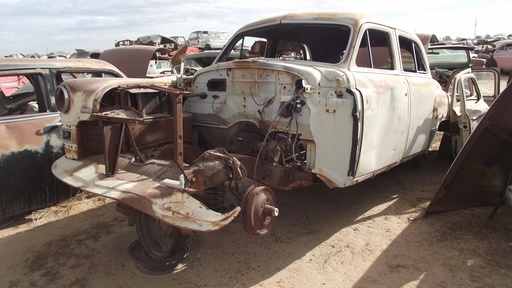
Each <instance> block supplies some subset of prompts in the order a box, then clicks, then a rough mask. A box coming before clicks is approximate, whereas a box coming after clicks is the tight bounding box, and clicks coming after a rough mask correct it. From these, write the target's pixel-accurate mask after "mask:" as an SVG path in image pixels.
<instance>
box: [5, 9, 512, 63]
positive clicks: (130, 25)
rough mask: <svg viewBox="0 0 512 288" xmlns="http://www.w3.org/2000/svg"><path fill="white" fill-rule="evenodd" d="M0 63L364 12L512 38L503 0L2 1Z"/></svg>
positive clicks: (443, 31) (413, 25)
mask: <svg viewBox="0 0 512 288" xmlns="http://www.w3.org/2000/svg"><path fill="white" fill-rule="evenodd" d="M0 7H1V9H0V39H1V40H0V57H2V56H5V55H10V54H17V53H24V54H30V53H35V52H39V53H51V52H60V51H62V52H66V53H73V52H75V49H76V48H80V49H86V50H96V49H98V50H105V49H109V48H113V47H114V44H115V42H116V41H117V40H124V39H132V40H134V39H137V38H138V37H140V36H144V35H150V34H161V35H164V36H175V35H180V36H185V38H187V37H188V35H189V34H190V32H192V31H195V30H215V31H226V32H229V33H230V35H232V34H233V33H235V32H236V31H237V30H238V28H240V27H242V26H243V25H245V24H248V23H250V22H253V21H257V20H260V19H263V18H267V17H271V16H275V15H279V14H284V13H289V12H308V11H311V12H322V11H343V12H363V13H366V14H371V15H375V16H379V17H383V18H386V19H390V20H392V21H394V22H396V23H397V24H399V25H400V26H401V27H403V28H406V29H408V30H410V31H412V32H421V33H433V34H436V35H437V36H438V38H440V39H441V38H442V37H444V36H450V37H452V39H455V38H457V37H464V38H473V37H474V36H475V35H479V36H482V37H483V36H485V35H487V34H489V35H491V36H493V35H495V34H504V35H508V34H511V33H512V17H511V15H512V1H504V0H487V1H482V0H480V1H473V0H465V1H464V0H443V1H431V0H430V1H428V0H427V1H417V0H412V1H411V0H388V1H378V0H293V1H290V0H258V1H240V0H188V1H168V0H167V1H165V0H147V1H142V0H124V1H121V0H108V1H107V0H103V1H98V0H87V1H85V0H37V1H36V0H0Z"/></svg>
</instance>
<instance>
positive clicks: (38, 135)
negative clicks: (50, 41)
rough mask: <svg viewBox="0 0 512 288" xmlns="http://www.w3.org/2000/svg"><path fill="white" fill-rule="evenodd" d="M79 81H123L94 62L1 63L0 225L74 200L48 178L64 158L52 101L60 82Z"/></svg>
mask: <svg viewBox="0 0 512 288" xmlns="http://www.w3.org/2000/svg"><path fill="white" fill-rule="evenodd" d="M80 77H82V78H88V77H124V75H123V73H122V72H121V71H119V70H118V69H117V68H115V67H114V66H112V65H110V64H108V63H106V62H103V61H99V60H93V59H80V60H75V59H63V60H57V59H51V60H50V59H13V58H9V59H0V83H3V84H0V123H1V124H2V125H1V128H0V137H1V138H2V141H1V143H0V183H2V185H1V187H0V203H1V205H0V220H6V219H8V218H9V217H11V216H15V215H18V214H21V213H25V212H29V211H32V210H34V209H39V208H42V207H45V206H48V205H51V204H54V203H56V202H58V201H61V200H64V199H67V198H69V197H71V196H72V195H73V191H74V189H71V188H70V187H69V186H67V185H63V184H62V182H60V181H59V180H58V179H56V178H55V177H54V176H53V175H52V173H51V165H52V163H53V161H55V160H56V159H58V158H60V157H61V156H62V155H63V149H62V141H61V140H60V128H59V126H58V122H59V121H60V116H59V113H58V111H57V108H56V105H55V99H54V95H55V89H56V88H57V85H59V84H60V83H62V82H63V81H64V80H67V79H70V78H80ZM13 79H17V80H16V81H14V82H13V81H12V80H13ZM6 81H10V85H9V87H8V89H6V88H7V87H6V86H5V85H6V84H7V82H6Z"/></svg>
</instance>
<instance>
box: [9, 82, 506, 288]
mask: <svg viewBox="0 0 512 288" xmlns="http://www.w3.org/2000/svg"><path fill="white" fill-rule="evenodd" d="M506 77H508V75H507V76H506ZM506 77H504V76H503V75H502V81H501V82H502V84H501V87H502V88H503V87H505V86H504V84H505V83H504V81H506V79H507V78H506ZM449 166H450V163H448V162H445V161H436V160H435V159H434V158H433V155H431V156H430V157H426V158H425V159H424V161H423V163H422V165H420V167H419V168H416V169H413V168H412V167H411V166H410V165H408V164H403V165H401V166H398V167H395V168H393V169H391V170H390V171H388V172H385V173H382V174H380V175H377V177H375V178H374V179H371V180H366V181H364V182H362V183H360V184H357V185H355V186H352V187H348V188H344V189H328V188H326V187H324V186H321V185H319V186H314V187H309V188H304V189H300V190H295V191H276V194H277V199H278V206H279V209H280V215H279V216H278V218H276V221H275V224H274V228H273V230H272V232H271V233H269V235H266V236H264V237H251V236H248V235H247V234H246V233H245V232H244V229H243V228H242V226H241V225H240V224H238V223H232V224H230V225H228V227H226V228H225V229H222V230H220V231H216V232H212V233H194V234H192V235H191V237H190V239H189V240H188V242H187V244H188V248H189V250H190V253H189V255H188V257H187V258H185V259H184V260H183V261H182V263H181V264H180V265H179V266H178V267H177V268H176V269H175V271H174V272H173V273H172V274H166V275H160V276H151V275H147V274H143V273H141V272H140V271H138V270H137V269H136V268H135V265H134V263H133V260H132V259H131V257H130V256H129V254H128V247H129V245H130V243H132V242H133V241H134V240H135V239H136V238H137V235H136V232H135V228H133V227H129V226H128V225H127V223H126V218H125V216H123V215H122V214H120V213H118V212H116V211H115V203H114V202H111V201H109V200H106V199H104V198H100V197H91V196H90V195H87V194H79V195H78V196H77V197H75V198H74V199H71V200H69V201H66V202H63V203H60V204H58V205H55V206H53V207H50V208H48V209H44V210H41V211H36V212H34V213H32V214H31V215H30V216H28V217H25V218H20V219H16V221H13V222H12V223H9V225H4V226H1V227H0V287H512V280H511V279H512V278H511V273H512V261H511V255H512V208H511V207H508V206H505V207H502V208H501V209H500V210H498V213H497V214H496V215H495V217H494V218H493V219H492V220H490V221H487V220H488V219H487V217H488V215H489V214H490V213H491V211H492V209H493V207H484V208H473V209H466V210H459V211H453V212H446V213H440V214H434V215H431V216H429V217H427V218H424V217H422V216H423V213H424V211H425V209H426V207H427V206H428V204H429V202H430V200H431V199H432V198H433V196H434V194H435V193H436V191H437V188H438V187H439V185H440V184H441V181H442V179H443V177H444V175H445V173H446V172H447V170H448V168H449Z"/></svg>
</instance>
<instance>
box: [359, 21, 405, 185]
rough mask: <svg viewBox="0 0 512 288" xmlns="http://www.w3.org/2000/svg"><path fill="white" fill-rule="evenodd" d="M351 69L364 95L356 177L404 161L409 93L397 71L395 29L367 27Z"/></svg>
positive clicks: (360, 36)
mask: <svg viewBox="0 0 512 288" xmlns="http://www.w3.org/2000/svg"><path fill="white" fill-rule="evenodd" d="M361 31H362V33H360V34H359V36H358V39H357V42H356V46H355V47H356V50H355V51H354V53H353V59H351V67H350V70H351V72H352V73H353V75H354V77H355V81H356V88H357V89H358V90H359V92H360V93H361V95H362V102H363V116H362V123H363V129H362V140H361V149H360V157H359V161H358V166H357V169H356V175H355V176H356V178H357V177H361V176H364V175H367V174H371V173H373V172H376V171H379V170H385V169H387V167H389V166H390V165H392V164H395V163H397V162H399V161H400V160H401V159H402V156H403V154H404V150H405V147H406V141H407V135H408V131H409V125H408V123H409V98H410V97H409V92H408V88H407V82H406V80H405V78H404V76H403V75H402V73H401V71H400V70H399V69H398V61H397V57H396V55H397V51H396V48H395V47H397V43H396V40H395V34H394V31H393V29H390V28H388V27H381V26H378V25H365V26H363V27H362V29H361Z"/></svg>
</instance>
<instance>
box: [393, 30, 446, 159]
mask: <svg viewBox="0 0 512 288" xmlns="http://www.w3.org/2000/svg"><path fill="white" fill-rule="evenodd" d="M397 34H398V44H399V49H400V66H401V68H400V69H401V70H402V73H403V75H404V77H405V81H406V82H407V87H408V89H409V91H408V92H407V98H408V99H409V105H410V106H409V108H408V109H409V111H408V114H409V115H410V117H409V124H408V128H407V131H408V132H407V144H406V147H405V151H404V154H403V156H404V157H408V156H412V155H415V154H417V153H420V152H421V151H423V150H426V149H428V145H429V144H430V141H431V139H432V137H433V136H434V134H435V131H436V128H437V122H434V121H432V118H433V116H432V113H433V108H434V103H435V98H436V95H437V94H438V93H441V92H442V90H441V89H442V88H441V86H440V85H439V84H438V83H437V82H436V81H435V80H433V79H432V77H431V76H430V73H429V72H428V70H427V69H429V68H428V64H427V63H428V61H427V58H426V55H425V54H424V53H423V46H422V44H421V43H420V42H418V41H417V40H415V38H413V37H410V35H409V34H406V33H402V32H400V31H398V32H397Z"/></svg>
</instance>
